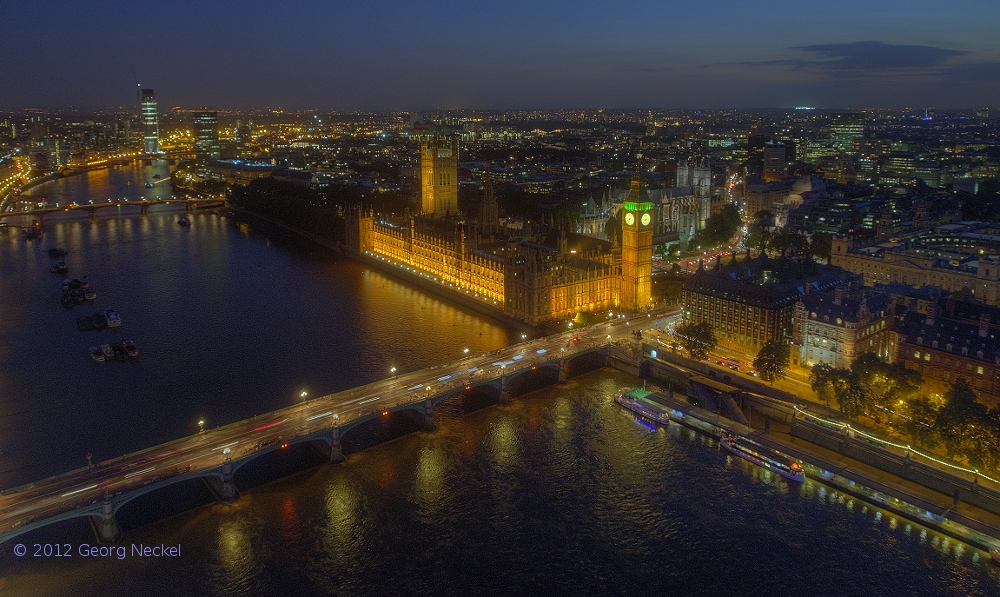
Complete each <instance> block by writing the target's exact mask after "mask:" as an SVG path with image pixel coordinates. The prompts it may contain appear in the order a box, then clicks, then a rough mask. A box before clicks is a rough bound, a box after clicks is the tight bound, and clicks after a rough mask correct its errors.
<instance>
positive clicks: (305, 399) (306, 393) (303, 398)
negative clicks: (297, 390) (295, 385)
mask: <svg viewBox="0 0 1000 597" xmlns="http://www.w3.org/2000/svg"><path fill="white" fill-rule="evenodd" d="M308 395H309V392H307V391H305V390H302V393H301V394H299V398H302V401H303V402H308V401H309V399H308V398H306V396H308Z"/></svg>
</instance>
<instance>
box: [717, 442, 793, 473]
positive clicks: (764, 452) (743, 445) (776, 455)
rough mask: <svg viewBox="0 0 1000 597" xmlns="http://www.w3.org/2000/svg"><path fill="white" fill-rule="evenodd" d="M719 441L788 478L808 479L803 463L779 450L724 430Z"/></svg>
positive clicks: (757, 463)
mask: <svg viewBox="0 0 1000 597" xmlns="http://www.w3.org/2000/svg"><path fill="white" fill-rule="evenodd" d="M719 441H720V442H721V443H722V447H723V448H725V449H727V450H729V451H730V452H732V453H733V454H735V455H736V456H739V457H740V458H742V459H743V460H748V461H750V462H752V463H754V464H756V465H757V466H759V467H762V468H766V469H767V470H769V471H772V472H775V473H778V474H779V475H781V476H782V477H785V478H786V479H791V480H792V481H798V482H800V483H801V482H802V481H805V480H806V472H805V470H804V469H803V468H802V465H801V464H799V463H798V462H796V461H795V460H794V459H792V458H789V457H788V456H785V455H784V454H782V453H780V452H778V451H777V450H772V449H771V448H768V447H767V446H764V445H761V444H759V443H757V442H755V441H754V440H752V439H750V438H747V437H740V436H738V435H736V434H735V433H729V432H728V431H723V432H722V436H721V437H720V439H719Z"/></svg>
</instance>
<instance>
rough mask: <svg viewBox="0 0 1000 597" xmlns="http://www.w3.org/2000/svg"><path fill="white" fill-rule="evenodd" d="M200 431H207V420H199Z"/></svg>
mask: <svg viewBox="0 0 1000 597" xmlns="http://www.w3.org/2000/svg"><path fill="white" fill-rule="evenodd" d="M198 433H205V421H204V419H202V420H201V421H198Z"/></svg>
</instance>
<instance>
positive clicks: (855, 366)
mask: <svg viewBox="0 0 1000 597" xmlns="http://www.w3.org/2000/svg"><path fill="white" fill-rule="evenodd" d="M809 381H810V384H811V385H812V389H813V391H814V392H816V395H817V396H819V398H820V399H821V400H824V401H826V402H827V403H829V402H830V401H831V400H835V401H836V402H837V404H838V405H839V406H840V410H841V412H843V413H844V414H845V415H847V416H849V417H856V416H859V415H868V416H875V417H877V416H879V414H880V413H882V412H891V411H892V410H894V409H895V407H897V406H899V405H900V403H901V402H905V401H906V400H909V399H912V398H914V397H916V396H917V394H918V393H919V392H920V386H921V384H922V383H923V382H924V380H923V378H922V377H921V376H920V373H919V372H917V371H914V370H912V369H907V368H906V367H904V366H903V364H902V363H887V362H885V361H883V360H882V359H880V358H879V357H878V355H876V354H873V353H865V354H863V355H861V356H859V357H858V358H856V359H854V362H853V363H852V364H851V367H850V368H849V369H844V368H835V367H833V366H831V365H828V364H826V363H819V364H817V365H814V366H813V368H812V372H811V373H810V376H809Z"/></svg>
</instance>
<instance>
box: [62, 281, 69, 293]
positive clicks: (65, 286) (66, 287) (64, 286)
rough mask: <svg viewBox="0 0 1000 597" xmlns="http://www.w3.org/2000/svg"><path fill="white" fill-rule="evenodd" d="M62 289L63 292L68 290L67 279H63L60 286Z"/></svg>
mask: <svg viewBox="0 0 1000 597" xmlns="http://www.w3.org/2000/svg"><path fill="white" fill-rule="evenodd" d="M62 289H63V290H64V291H65V290H69V278H65V279H63V285H62Z"/></svg>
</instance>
